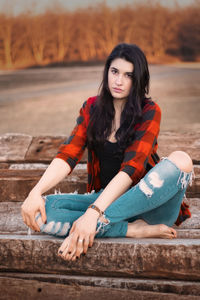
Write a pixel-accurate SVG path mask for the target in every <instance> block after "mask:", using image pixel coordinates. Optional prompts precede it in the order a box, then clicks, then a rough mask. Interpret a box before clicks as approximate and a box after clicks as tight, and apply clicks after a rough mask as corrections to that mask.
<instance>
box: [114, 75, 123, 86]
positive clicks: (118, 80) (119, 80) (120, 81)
mask: <svg viewBox="0 0 200 300" xmlns="http://www.w3.org/2000/svg"><path fill="white" fill-rule="evenodd" d="M115 82H116V84H117V85H121V84H122V75H118V76H117V78H116V81H115Z"/></svg>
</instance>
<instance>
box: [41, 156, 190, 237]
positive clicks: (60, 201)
mask: <svg viewBox="0 0 200 300" xmlns="http://www.w3.org/2000/svg"><path fill="white" fill-rule="evenodd" d="M191 180H192V172H191V173H186V172H183V171H181V170H180V169H179V168H178V167H177V166H176V165H175V164H174V163H173V162H172V161H170V160H169V159H168V158H163V159H162V160H161V161H160V162H159V163H158V164H157V165H156V166H155V167H153V168H152V169H151V170H150V171H149V172H148V173H147V174H146V175H145V176H144V178H142V179H141V180H140V182H139V183H138V184H137V185H135V186H134V187H132V188H130V189H129V190H128V191H127V192H125V193H124V194H123V195H122V196H120V197H119V198H118V199H116V200H115V201H114V202H113V203H112V204H111V205H110V206H109V207H108V208H107V209H106V211H105V213H104V217H105V218H106V219H107V220H108V223H103V222H100V221H98V223H97V231H98V233H97V234H96V237H125V236H126V233H127V228H128V222H133V221H135V220H137V219H143V220H144V221H145V222H147V223H148V224H151V225H154V224H165V225H167V226H172V225H173V224H174V222H175V221H176V219H177V217H178V214H179V211H180V206H181V202H182V199H183V197H184V194H185V191H186V188H187V185H188V183H189V182H191ZM101 192H102V190H101V191H99V192H98V193H95V192H94V193H90V194H53V195H48V196H46V197H45V201H46V202H45V206H46V214H47V224H43V223H42V222H41V215H40V214H38V215H37V217H36V221H37V223H38V225H39V227H40V230H41V231H42V232H44V233H48V234H52V235H55V236H60V237H61V236H62V237H65V236H67V235H68V233H69V231H70V228H71V226H72V224H73V222H74V221H75V220H77V219H78V218H79V217H80V216H81V215H83V214H84V212H85V211H86V210H87V208H88V206H89V205H90V204H91V203H93V202H94V201H95V200H96V199H97V198H98V196H99V195H100V193H101Z"/></svg>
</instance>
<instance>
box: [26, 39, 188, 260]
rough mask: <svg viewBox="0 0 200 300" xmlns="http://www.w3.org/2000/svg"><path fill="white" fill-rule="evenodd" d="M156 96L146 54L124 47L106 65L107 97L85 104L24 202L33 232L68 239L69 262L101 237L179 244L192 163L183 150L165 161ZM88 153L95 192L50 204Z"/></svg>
mask: <svg viewBox="0 0 200 300" xmlns="http://www.w3.org/2000/svg"><path fill="white" fill-rule="evenodd" d="M148 92H149V71H148V65H147V61H146V57H145V55H144V53H143V52H142V51H141V50H140V48H139V47H137V46H136V45H130V44H119V45H117V46H116V47H115V48H114V49H113V51H112V52H111V54H110V55H109V57H108V59H107V61H106V64H105V68H104V74H103V80H102V84H101V88H100V93H99V95H98V96H97V97H92V98H89V99H88V100H87V101H86V102H85V103H84V104H83V106H82V108H81V110H80V115H79V117H78V118H77V125H76V127H75V128H74V130H73V131H72V133H71V136H70V137H69V139H68V140H67V141H66V142H64V143H63V144H62V145H61V146H60V148H59V152H58V154H57V156H56V158H55V159H54V160H53V161H52V162H51V164H50V165H49V167H48V169H47V170H46V171H45V173H44V175H43V176H42V178H41V179H40V181H39V182H38V183H37V185H36V186H35V187H34V188H33V190H32V191H31V192H30V194H29V196H28V197H27V199H26V200H25V202H24V203H23V205H22V217H23V220H24V222H25V224H27V225H28V226H29V227H30V228H32V229H33V230H36V231H42V232H46V233H49V234H54V235H57V236H63V237H66V238H65V240H64V241H63V243H62V245H61V247H60V248H59V250H58V254H59V255H60V256H61V257H62V258H63V259H66V260H75V259H76V258H78V257H80V255H81V254H84V253H86V252H87V249H88V246H90V247H91V246H92V244H93V241H94V237H95V236H96V237H132V238H143V237H160V238H174V237H176V231H175V230H174V229H173V228H172V227H171V226H172V225H173V224H174V223H175V222H176V224H180V222H182V221H183V220H184V219H186V218H187V217H189V215H190V212H189V210H187V208H186V207H184V206H183V204H181V203H182V199H183V196H184V194H185V191H186V188H187V185H188V182H189V181H190V180H191V177H192V176H191V175H192V169H193V165H192V161H191V159H190V157H189V156H188V155H187V154H186V153H184V152H181V151H176V152H173V153H171V154H170V155H169V157H167V158H163V159H161V160H160V159H159V157H158V155H157V153H156V150H157V146H158V145H157V137H158V133H159V127H160V118H161V112H160V108H159V106H158V105H157V104H156V103H154V102H153V101H152V100H151V98H147V94H148ZM86 147H87V148H88V186H87V188H88V194H84V195H79V194H59V195H48V196H46V197H45V198H43V197H42V195H43V193H45V192H46V191H48V190H49V189H50V188H52V187H53V186H55V185H56V184H57V183H58V182H60V181H61V180H62V179H63V178H64V177H65V176H67V175H69V174H70V173H71V172H72V170H73V168H74V167H75V165H76V164H77V163H78V162H79V161H80V159H81V156H82V154H83V152H84V149H85V148H86ZM92 191H94V192H92ZM91 192H92V193H91ZM181 207H182V208H183V209H182V210H181V209H180V208H181ZM182 212H185V213H184V215H183V214H182ZM178 216H179V218H178V219H177V217H178Z"/></svg>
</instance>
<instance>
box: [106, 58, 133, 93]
mask: <svg viewBox="0 0 200 300" xmlns="http://www.w3.org/2000/svg"><path fill="white" fill-rule="evenodd" d="M133 69H134V67H133V64H132V63H131V62H129V61H127V60H125V59H122V58H116V59H114V60H113V61H112V63H111V65H110V68H109V70H108V87H109V90H110V93H111V95H112V96H113V98H114V99H126V98H127V97H128V95H129V94H130V90H131V87H132V77H133Z"/></svg>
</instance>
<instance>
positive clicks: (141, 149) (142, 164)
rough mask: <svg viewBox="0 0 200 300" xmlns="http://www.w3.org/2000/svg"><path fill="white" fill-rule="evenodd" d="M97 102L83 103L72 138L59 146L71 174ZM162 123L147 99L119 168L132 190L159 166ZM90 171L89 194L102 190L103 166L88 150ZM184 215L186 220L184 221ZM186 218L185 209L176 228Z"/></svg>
mask: <svg viewBox="0 0 200 300" xmlns="http://www.w3.org/2000/svg"><path fill="white" fill-rule="evenodd" d="M96 99H97V97H91V98H89V99H88V100H87V101H85V102H84V104H83V106H82V108H81V109H80V114H79V117H78V118H77V121H76V126H75V127H74V129H73V131H72V133H71V135H70V137H69V138H68V139H67V140H66V141H65V142H64V143H63V144H62V145H61V146H60V148H59V150H58V153H57V155H56V158H61V159H63V160H64V161H65V162H67V163H68V164H69V165H70V167H71V171H72V170H73V168H74V167H75V166H76V164H77V163H78V162H79V161H80V159H81V157H82V155H83V152H84V150H85V148H86V145H87V126H88V124H89V120H90V115H91V111H92V108H93V106H94V104H95V101H96ZM160 120H161V111H160V108H159V106H158V105H157V104H156V103H155V102H153V101H152V100H149V99H146V100H145V104H144V107H143V116H142V121H141V122H140V123H138V124H136V125H135V139H134V141H133V143H132V144H131V145H130V146H128V148H127V149H126V150H125V153H124V159H123V162H122V164H121V168H120V171H123V172H126V173H127V174H128V175H129V176H130V177H131V179H132V181H133V184H132V185H133V186H134V185H135V184H137V183H138V182H139V181H140V179H141V178H143V177H144V175H145V174H146V173H147V172H148V171H149V170H150V169H151V168H152V167H153V166H155V164H156V163H158V162H159V157H158V155H157V153H156V151H157V148H158V144H157V137H158V134H159V130H160ZM87 169H88V184H87V191H88V192H91V191H92V190H95V191H98V190H100V189H101V184H100V166H99V160H98V158H97V156H96V155H95V152H94V151H90V150H88V163H87ZM182 205H183V204H182ZM181 207H182V206H181ZM183 214H184V216H185V217H183ZM187 217H190V212H189V210H188V209H186V210H185V207H184V210H183V209H181V210H180V213H179V218H178V219H177V221H176V224H177V225H179V224H180V223H181V222H182V221H183V220H184V219H186V218H187ZM180 218H181V219H180Z"/></svg>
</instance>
